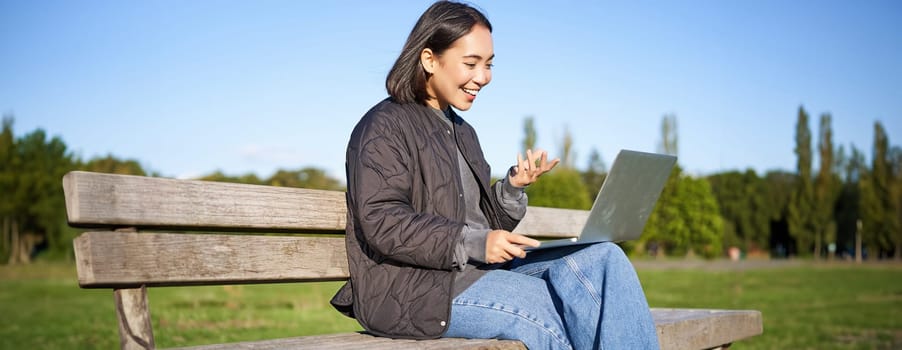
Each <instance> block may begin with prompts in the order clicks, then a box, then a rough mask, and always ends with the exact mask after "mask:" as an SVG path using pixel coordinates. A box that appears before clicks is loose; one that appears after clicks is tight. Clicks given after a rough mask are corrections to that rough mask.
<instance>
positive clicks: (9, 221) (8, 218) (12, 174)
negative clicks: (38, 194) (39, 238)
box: [0, 115, 19, 261]
mask: <svg viewBox="0 0 902 350" xmlns="http://www.w3.org/2000/svg"><path fill="white" fill-rule="evenodd" d="M15 146H16V144H15V137H14V134H13V117H12V116H11V115H4V116H3V131H2V132H0V193H3V194H4V196H3V198H0V225H2V226H0V230H2V236H0V261H7V260H9V256H10V253H11V252H12V244H13V242H12V240H13V226H14V225H15V227H17V228H18V223H17V222H16V209H17V208H16V201H15V200H13V194H14V193H15V192H16V189H17V188H18V186H17V184H16V182H17V179H18V177H17V176H16V175H17V171H18V169H17V168H18V163H19V162H18V157H17V154H16V149H15ZM16 239H17V240H18V233H16ZM16 243H18V242H16Z"/></svg>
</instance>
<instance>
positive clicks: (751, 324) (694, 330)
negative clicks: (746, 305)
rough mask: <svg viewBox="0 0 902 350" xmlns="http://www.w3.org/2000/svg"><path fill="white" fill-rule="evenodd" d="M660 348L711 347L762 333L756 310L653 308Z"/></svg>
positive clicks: (762, 327) (665, 349)
mask: <svg viewBox="0 0 902 350" xmlns="http://www.w3.org/2000/svg"><path fill="white" fill-rule="evenodd" d="M652 316H653V317H654V319H655V325H656V326H657V330H658V340H659V341H660V343H661V349H662V350H668V349H674V350H677V349H710V348H715V347H718V346H721V345H729V344H730V343H732V342H735V341H738V340H741V339H745V338H748V337H751V336H755V335H759V334H761V333H762V332H764V326H763V322H762V319H761V312H759V311H755V310H703V309H652Z"/></svg>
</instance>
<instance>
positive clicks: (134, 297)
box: [113, 286, 156, 350]
mask: <svg viewBox="0 0 902 350" xmlns="http://www.w3.org/2000/svg"><path fill="white" fill-rule="evenodd" d="M113 298H114V299H115V301H116V317H117V318H118V319H119V347H120V348H121V349H129V350H131V349H154V348H156V345H155V344H154V342H153V327H152V325H151V323H150V309H148V307H147V288H145V287H144V286H141V287H140V288H128V289H115V290H113Z"/></svg>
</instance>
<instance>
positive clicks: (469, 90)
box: [460, 88, 479, 96]
mask: <svg viewBox="0 0 902 350" xmlns="http://www.w3.org/2000/svg"><path fill="white" fill-rule="evenodd" d="M460 89H461V90H463V91H464V92H466V93H467V95H470V96H476V94H478V93H479V90H473V89H466V88H460Z"/></svg>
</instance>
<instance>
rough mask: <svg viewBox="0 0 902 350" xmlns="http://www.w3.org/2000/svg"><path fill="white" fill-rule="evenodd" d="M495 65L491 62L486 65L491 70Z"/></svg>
mask: <svg viewBox="0 0 902 350" xmlns="http://www.w3.org/2000/svg"><path fill="white" fill-rule="evenodd" d="M494 66H495V64H493V63H489V64H486V65H485V69H488V70H491V69H492V67H494Z"/></svg>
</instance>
